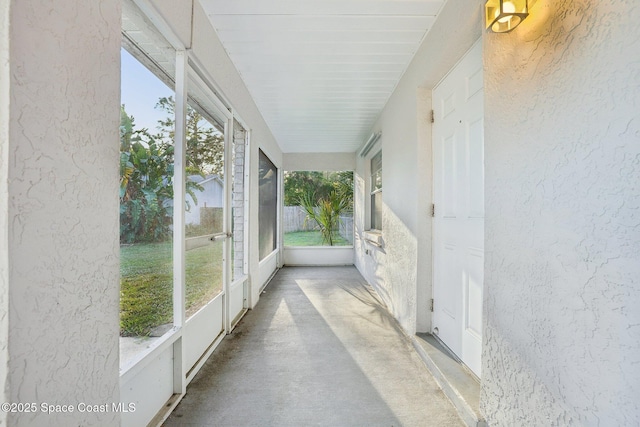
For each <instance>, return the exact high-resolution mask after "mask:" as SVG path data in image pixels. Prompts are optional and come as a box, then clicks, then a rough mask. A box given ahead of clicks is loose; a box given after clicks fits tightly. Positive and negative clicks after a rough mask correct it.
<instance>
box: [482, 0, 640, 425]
mask: <svg viewBox="0 0 640 427" xmlns="http://www.w3.org/2000/svg"><path fill="white" fill-rule="evenodd" d="M638 22H640V4H639V3H638V2H637V1H635V0H626V1H623V0H614V1H606V2H603V1H596V0H559V1H552V0H539V1H538V2H537V3H536V5H535V7H534V8H533V10H532V15H531V16H530V17H529V18H528V19H527V20H526V21H525V22H524V23H523V24H522V25H521V26H520V27H519V28H518V29H516V30H515V31H514V32H512V33H510V34H503V35H492V34H487V35H485V37H484V61H485V94H486V95H485V96H486V109H485V114H486V116H485V126H486V128H485V129H486V131H485V132H486V134H485V144H486V158H485V162H486V232H485V236H486V263H485V301H484V303H485V334H484V352H483V368H482V375H483V378H482V396H481V406H482V410H483V412H484V414H485V416H486V418H487V421H488V422H489V424H490V425H492V426H513V425H592V426H595V425H602V426H605V425H606V426H613V425H616V426H618V425H620V426H622V425H638V424H640V400H639V399H638V396H639V395H640V309H639V307H640V280H639V277H640V260H639V255H638V254H640V187H639V183H640V98H639V94H640V26H639V25H638Z"/></svg>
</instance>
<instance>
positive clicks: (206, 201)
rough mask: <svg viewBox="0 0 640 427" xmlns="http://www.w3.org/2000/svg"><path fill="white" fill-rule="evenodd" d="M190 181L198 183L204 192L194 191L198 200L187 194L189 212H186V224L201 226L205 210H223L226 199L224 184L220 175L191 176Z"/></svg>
mask: <svg viewBox="0 0 640 427" xmlns="http://www.w3.org/2000/svg"><path fill="white" fill-rule="evenodd" d="M187 179H188V180H190V181H192V182H195V183H197V184H198V185H199V186H201V187H202V190H194V194H195V196H196V200H197V201H194V200H193V197H191V195H190V194H188V193H187V196H186V199H187V203H188V205H189V210H188V211H186V212H185V224H196V225H197V224H200V222H201V218H202V212H203V208H205V209H206V208H222V206H223V205H222V201H223V199H224V182H223V181H222V180H221V179H220V177H219V176H218V175H208V176H206V177H202V176H200V175H191V176H189V177H188V178H187Z"/></svg>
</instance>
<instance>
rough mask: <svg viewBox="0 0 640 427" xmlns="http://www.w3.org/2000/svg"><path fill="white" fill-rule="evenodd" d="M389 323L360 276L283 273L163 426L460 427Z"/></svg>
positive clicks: (349, 271) (328, 271) (349, 270)
mask: <svg viewBox="0 0 640 427" xmlns="http://www.w3.org/2000/svg"><path fill="white" fill-rule="evenodd" d="M392 321H393V319H390V318H389V315H388V313H386V310H385V309H384V305H383V304H382V302H381V300H380V299H379V297H378V296H377V295H376V294H375V292H373V290H372V289H371V288H370V287H368V285H366V283H364V280H363V279H362V277H361V276H360V275H359V273H358V272H357V270H356V269H355V268H353V267H335V268H329V267H323V268H297V267H296V268H284V269H282V270H281V271H280V272H279V273H278V274H277V275H276V276H275V278H274V279H273V281H272V282H271V284H270V285H269V286H268V287H267V289H266V290H265V292H264V293H263V294H262V295H261V299H260V302H259V304H258V305H257V307H256V308H255V309H254V310H252V311H250V312H249V313H248V314H247V315H246V316H245V318H244V319H243V320H242V321H241V322H240V324H239V325H238V326H237V327H236V329H235V330H234V332H233V334H231V335H230V336H228V337H227V338H226V339H225V340H224V341H223V342H222V343H221V344H220V346H219V347H218V348H217V349H216V351H215V352H214V354H213V355H212V357H211V358H210V359H209V360H208V361H207V363H206V364H205V366H204V367H203V368H202V370H201V371H200V372H199V373H198V375H197V376H196V377H195V379H194V380H193V381H192V383H191V384H190V386H189V387H188V389H187V394H186V396H185V397H184V399H183V400H182V402H181V403H180V405H178V407H177V408H176V410H175V411H174V413H173V414H172V415H171V416H170V418H169V419H168V420H167V422H166V424H165V425H167V426H181V425H182V426H196V425H197V426H314V425H317V426H401V425H407V426H409V425H419V426H449V425H451V426H453V425H456V426H457V425H461V424H460V419H459V418H458V417H457V415H456V413H455V410H454V409H453V407H452V406H451V405H450V403H449V402H448V401H447V400H446V398H445V397H444V395H443V394H442V393H441V392H440V390H439V389H438V387H437V385H436V384H435V382H434V381H433V379H432V378H431V377H430V375H429V374H428V373H427V372H426V370H425V369H424V368H422V367H421V365H420V362H419V361H418V362H416V360H417V356H415V354H413V353H412V351H411V349H410V348H409V346H408V345H407V344H406V339H404V337H402V336H401V335H399V334H398V332H397V331H396V329H395V328H394V327H392V323H393V322H392Z"/></svg>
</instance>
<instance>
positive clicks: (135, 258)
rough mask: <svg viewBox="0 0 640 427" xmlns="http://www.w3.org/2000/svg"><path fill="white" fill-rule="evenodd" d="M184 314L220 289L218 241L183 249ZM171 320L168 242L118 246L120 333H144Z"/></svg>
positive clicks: (204, 301)
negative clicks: (184, 253)
mask: <svg viewBox="0 0 640 427" xmlns="http://www.w3.org/2000/svg"><path fill="white" fill-rule="evenodd" d="M185 261H186V286H185V294H186V297H185V298H186V310H187V311H186V314H187V317H189V316H190V315H192V314H193V313H195V312H196V311H197V310H198V309H199V308H200V307H202V306H203V305H204V304H206V303H207V302H208V301H210V300H211V299H212V298H213V297H214V296H216V295H217V294H219V293H220V291H221V290H222V242H215V243H212V244H210V245H207V246H204V247H201V248H197V249H192V250H190V251H187V253H186V255H185ZM172 322H173V266H172V245H171V243H151V244H136V245H126V246H125V245H123V246H121V247H120V333H121V335H122V336H139V335H148V334H149V332H150V331H151V329H153V328H154V327H156V326H159V325H162V324H165V323H172Z"/></svg>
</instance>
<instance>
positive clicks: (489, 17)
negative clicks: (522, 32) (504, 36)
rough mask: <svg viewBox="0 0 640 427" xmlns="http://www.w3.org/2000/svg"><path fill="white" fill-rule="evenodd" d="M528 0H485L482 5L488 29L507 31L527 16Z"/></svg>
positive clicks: (495, 31)
mask: <svg viewBox="0 0 640 427" xmlns="http://www.w3.org/2000/svg"><path fill="white" fill-rule="evenodd" d="M529 3H530V1H528V0H487V3H486V4H485V6H484V9H485V23H486V28H487V30H488V31H491V32H494V33H508V32H509V31H511V30H513V29H514V28H516V27H517V26H518V25H520V23H521V22H522V21H523V20H524V18H526V17H527V16H529Z"/></svg>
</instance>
